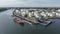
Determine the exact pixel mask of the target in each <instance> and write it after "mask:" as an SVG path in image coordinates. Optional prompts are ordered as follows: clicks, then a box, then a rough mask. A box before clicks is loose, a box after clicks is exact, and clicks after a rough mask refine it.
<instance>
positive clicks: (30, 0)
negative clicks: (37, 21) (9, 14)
mask: <svg viewBox="0 0 60 34" xmlns="http://www.w3.org/2000/svg"><path fill="white" fill-rule="evenodd" d="M59 3H60V2H56V1H52V0H51V1H50V0H0V7H60V4H59ZM56 4H57V5H56Z"/></svg>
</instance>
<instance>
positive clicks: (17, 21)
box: [14, 18, 24, 25]
mask: <svg viewBox="0 0 60 34" xmlns="http://www.w3.org/2000/svg"><path fill="white" fill-rule="evenodd" d="M14 22H16V23H18V24H21V25H24V22H22V21H21V20H20V19H18V18H14Z"/></svg>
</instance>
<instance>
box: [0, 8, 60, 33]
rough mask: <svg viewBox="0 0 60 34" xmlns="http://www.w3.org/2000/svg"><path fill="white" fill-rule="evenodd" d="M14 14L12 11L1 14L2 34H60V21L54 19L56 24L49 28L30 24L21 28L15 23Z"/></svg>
mask: <svg viewBox="0 0 60 34" xmlns="http://www.w3.org/2000/svg"><path fill="white" fill-rule="evenodd" d="M12 12H13V10H12V9H10V10H6V11H4V12H1V13H0V34H60V20H59V19H54V20H53V21H55V23H52V24H51V25H49V26H48V27H44V26H41V25H30V24H28V23H25V25H24V26H21V25H19V24H17V23H15V22H14V21H13V17H12V16H11V15H12Z"/></svg>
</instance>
